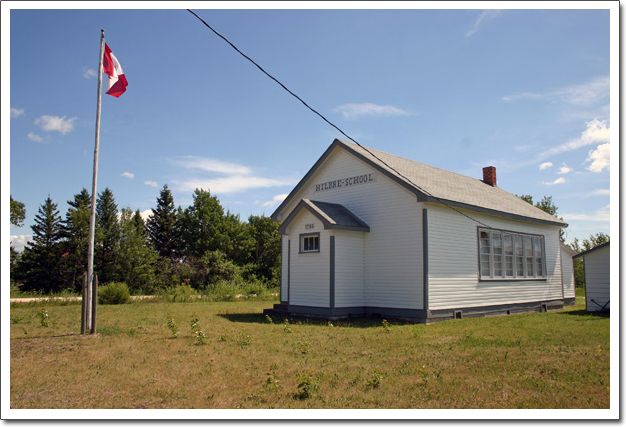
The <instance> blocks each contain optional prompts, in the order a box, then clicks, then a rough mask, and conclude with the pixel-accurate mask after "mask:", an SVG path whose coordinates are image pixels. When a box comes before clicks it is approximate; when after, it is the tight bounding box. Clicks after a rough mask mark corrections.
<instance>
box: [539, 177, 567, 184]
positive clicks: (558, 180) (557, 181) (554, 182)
mask: <svg viewBox="0 0 626 427" xmlns="http://www.w3.org/2000/svg"><path fill="white" fill-rule="evenodd" d="M565 182H566V181H565V178H563V177H561V178H558V179H556V180H554V181H552V182H542V184H543V185H557V184H565Z"/></svg>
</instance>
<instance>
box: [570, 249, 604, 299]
mask: <svg viewBox="0 0 626 427" xmlns="http://www.w3.org/2000/svg"><path fill="white" fill-rule="evenodd" d="M610 243H611V242H607V243H604V244H603V245H600V246H597V247H595V248H593V249H590V250H588V251H586V252H581V253H579V254H578V255H576V256H575V257H574V258H582V259H583V262H584V264H585V306H586V310H587V311H609V309H610V308H611V306H610V302H611V268H610V267H611V266H610V261H611V250H610V249H611V248H610Z"/></svg>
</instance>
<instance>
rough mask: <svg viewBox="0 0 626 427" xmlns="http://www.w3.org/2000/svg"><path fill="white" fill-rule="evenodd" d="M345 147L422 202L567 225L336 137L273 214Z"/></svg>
mask: <svg viewBox="0 0 626 427" xmlns="http://www.w3.org/2000/svg"><path fill="white" fill-rule="evenodd" d="M336 147H342V148H344V149H345V150H347V151H348V152H350V153H352V154H354V155H355V156H356V157H358V158H360V159H361V160H363V161H365V162H366V163H368V164H370V165H371V166H373V167H374V168H376V169H378V170H379V171H381V172H382V173H384V174H385V175H387V176H388V177H390V178H392V179H393V180H395V181H396V182H398V183H399V184H400V185H402V186H404V187H405V188H407V189H409V190H411V191H412V192H414V193H415V194H416V195H417V198H418V200H419V201H424V202H433V203H440V204H444V205H447V206H450V207H453V208H462V209H469V210H473V211H477V212H483V213H488V214H493V215H498V216H505V217H509V218H513V219H519V220H522V221H533V222H540V223H547V224H553V225H558V226H561V227H567V224H566V223H565V222H563V221H561V220H559V219H558V218H556V217H554V216H552V215H550V214H548V213H547V212H544V211H542V210H541V209H539V208H537V207H535V206H533V205H531V204H530V203H527V202H526V201H524V200H522V199H520V198H519V197H517V196H516V195H514V194H511V193H509V192H507V191H505V190H503V189H501V188H499V187H492V186H491V185H488V184H485V183H484V182H483V181H481V180H479V179H476V178H472V177H469V176H465V175H461V174H458V173H455V172H450V171H447V170H443V169H440V168H436V167H434V166H429V165H425V164H423V163H419V162H416V161H413V160H409V159H406V158H403V157H399V156H395V155H393V154H389V153H385V152H383V151H379V150H375V149H373V148H368V147H361V146H359V145H357V144H355V143H352V142H346V141H342V140H340V139H335V141H334V142H333V143H332V144H331V146H330V147H329V148H328V150H326V152H325V153H324V154H323V155H322V157H321V158H320V159H319V160H318V161H317V163H316V164H315V165H314V166H313V168H311V170H310V171H309V172H308V173H307V175H305V177H304V178H303V179H302V180H301V181H300V183H299V184H298V185H297V186H296V187H295V188H294V190H293V191H292V192H291V193H290V195H289V196H288V197H287V199H285V201H284V202H283V203H282V204H281V205H280V206H279V207H278V209H277V210H276V212H274V214H273V215H272V217H273V218H274V219H276V216H277V215H278V213H279V212H280V211H281V209H282V208H283V207H284V206H286V205H287V203H288V202H289V201H290V200H291V198H292V197H293V196H294V195H295V194H296V193H297V192H298V190H299V189H300V188H301V187H302V186H303V185H304V183H305V182H306V181H307V179H308V178H309V177H310V176H311V175H312V174H313V173H314V172H315V171H316V170H317V168H318V167H319V166H320V165H321V164H322V163H323V161H324V160H325V159H326V157H328V156H329V155H330V153H331V152H332V151H333V150H334V149H335V148H336Z"/></svg>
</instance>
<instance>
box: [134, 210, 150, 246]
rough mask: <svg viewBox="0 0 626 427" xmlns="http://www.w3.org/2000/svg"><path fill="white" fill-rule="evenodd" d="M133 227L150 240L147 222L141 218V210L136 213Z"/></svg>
mask: <svg viewBox="0 0 626 427" xmlns="http://www.w3.org/2000/svg"><path fill="white" fill-rule="evenodd" d="M132 221H133V226H134V227H135V230H136V231H137V233H138V234H139V235H141V236H142V237H145V238H146V239H147V238H148V230H147V229H146V222H145V221H144V220H143V217H142V216H141V212H140V211H139V209H137V210H136V211H135V215H133V220H132Z"/></svg>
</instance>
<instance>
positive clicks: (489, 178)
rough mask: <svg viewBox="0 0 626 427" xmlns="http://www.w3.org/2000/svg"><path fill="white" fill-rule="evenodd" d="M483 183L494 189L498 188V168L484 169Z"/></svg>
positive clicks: (489, 167) (488, 167)
mask: <svg viewBox="0 0 626 427" xmlns="http://www.w3.org/2000/svg"><path fill="white" fill-rule="evenodd" d="M483 182H484V183H485V184H489V185H491V186H492V187H497V185H496V168H495V167H494V166H487V167H486V168H483Z"/></svg>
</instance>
